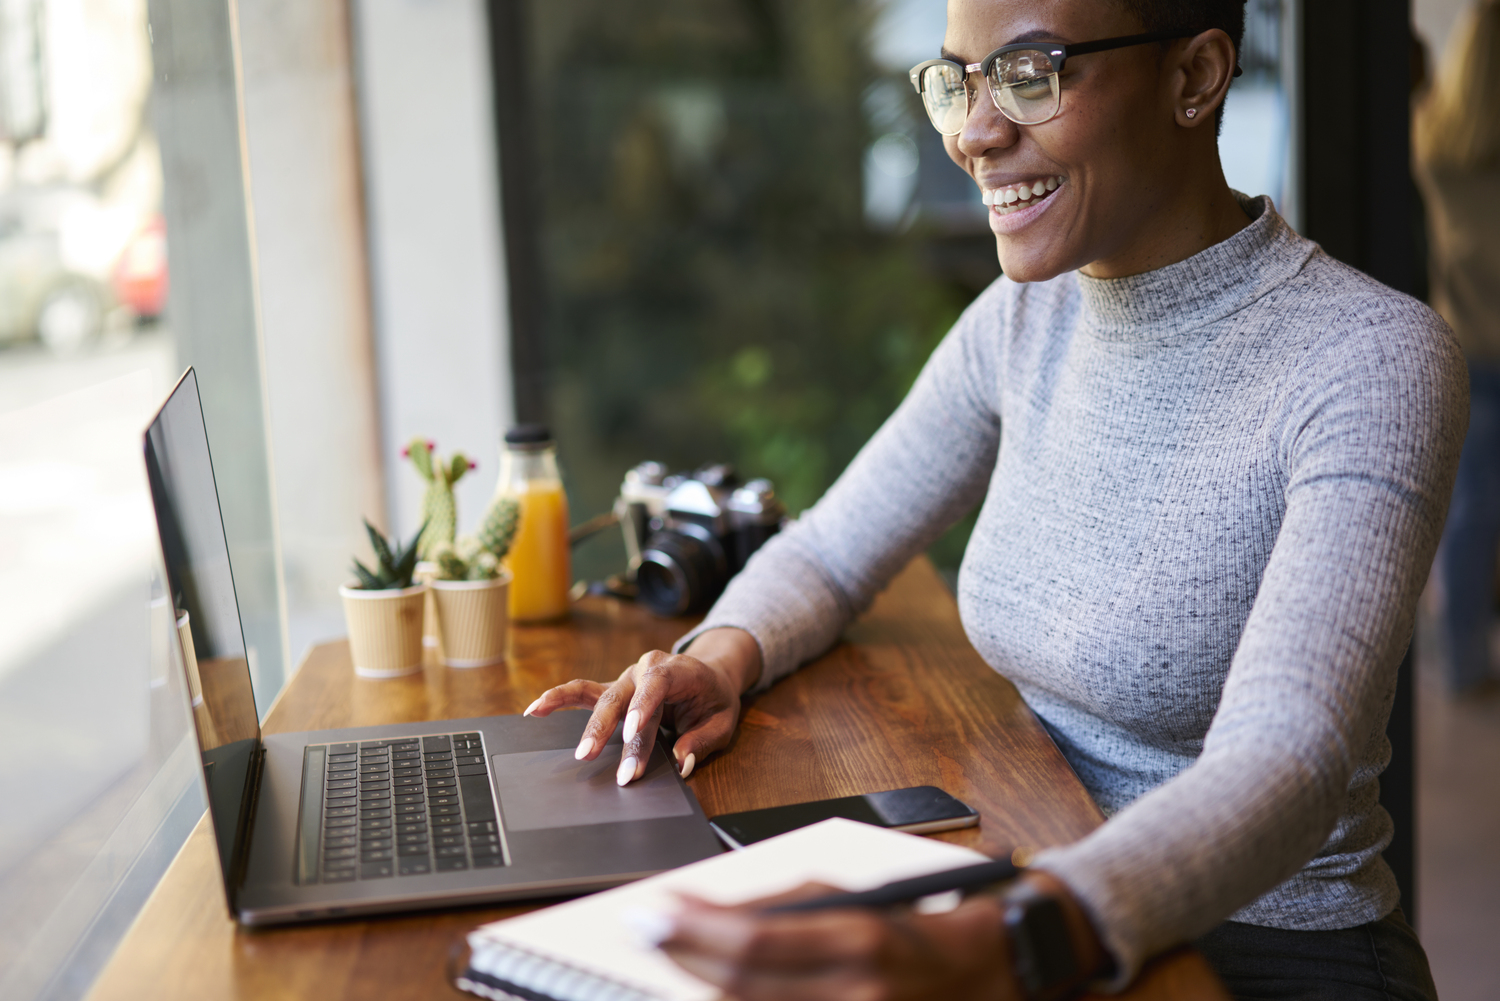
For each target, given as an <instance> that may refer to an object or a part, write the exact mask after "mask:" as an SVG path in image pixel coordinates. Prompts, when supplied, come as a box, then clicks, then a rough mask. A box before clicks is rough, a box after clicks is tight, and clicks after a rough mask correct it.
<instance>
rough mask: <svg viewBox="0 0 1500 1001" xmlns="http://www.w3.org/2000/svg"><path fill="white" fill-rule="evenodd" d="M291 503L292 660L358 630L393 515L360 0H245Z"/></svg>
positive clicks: (273, 375)
mask: <svg viewBox="0 0 1500 1001" xmlns="http://www.w3.org/2000/svg"><path fill="white" fill-rule="evenodd" d="M238 14H239V28H240V49H241V62H242V68H243V74H244V102H245V131H246V140H247V145H248V147H249V158H250V187H251V192H252V199H253V206H254V216H255V227H256V234H255V235H256V249H257V266H258V268H259V288H260V306H261V325H262V333H263V336H264V338H265V357H266V372H267V386H268V395H269V398H270V424H271V429H270V430H271V440H272V458H273V461H274V466H275V492H276V505H277V510H278V513H279V516H280V535H281V544H282V551H283V565H284V568H285V574H286V593H287V606H288V613H289V620H290V621H289V631H290V632H291V634H292V635H291V646H292V656H293V658H294V661H295V660H300V658H301V656H302V653H303V652H304V650H305V648H306V646H307V644H308V643H310V642H314V641H317V640H321V639H326V638H329V637H331V636H338V635H341V634H342V633H343V625H342V613H341V612H340V608H339V598H338V587H339V585H340V584H342V583H344V582H345V581H346V580H347V579H348V577H349V570H348V567H349V559H350V556H351V555H353V554H354V553H355V552H357V551H363V549H364V548H365V547H366V546H367V543H366V542H365V541H364V529H363V527H362V526H361V524H360V518H361V516H367V517H369V518H370V519H371V520H372V521H374V522H376V523H377V524H379V523H382V522H384V521H385V516H386V504H385V483H384V478H383V470H382V449H381V443H380V436H379V417H378V406H377V397H376V377H375V355H374V343H373V335H372V331H371V322H370V309H369V287H368V283H367V280H366V267H365V228H364V205H363V192H362V187H361V179H360V164H359V138H358V129H357V118H356V113H355V94H354V72H353V64H352V53H351V50H350V39H349V29H348V9H347V6H346V3H345V0H239V3H238Z"/></svg>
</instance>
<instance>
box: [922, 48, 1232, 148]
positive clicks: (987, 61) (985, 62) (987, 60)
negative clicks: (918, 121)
mask: <svg viewBox="0 0 1500 1001" xmlns="http://www.w3.org/2000/svg"><path fill="white" fill-rule="evenodd" d="M1198 34H1199V32H1196V31H1150V32H1146V33H1145V34H1141V35H1120V36H1118V37H1116V38H1101V39H1098V40H1097V41H1093V42H1071V43H1068V42H1012V43H1011V44H1009V45H1002V46H1000V47H999V48H998V49H996V50H995V51H994V52H991V53H990V54H989V55H987V56H985V57H984V58H983V59H981V60H979V62H977V63H967V64H965V63H961V62H959V61H958V60H957V59H949V58H948V57H946V56H943V57H940V58H938V59H928V60H926V61H924V62H920V63H917V65H915V66H913V67H912V68H911V72H910V77H911V85H912V89H914V90H915V91H916V92H917V96H918V97H921V96H922V73H923V71H924V70H927V69H929V68H930V67H933V66H941V65H943V64H945V63H946V64H947V65H949V66H957V67H958V68H959V69H960V70H962V71H963V75H964V90H965V92H967V91H968V89H969V74H971V73H976V72H977V73H978V74H979V75H980V76H981V77H983V78H984V81H985V90H987V91H988V92H989V95H990V102H991V103H992V104H994V105H995V110H996V111H998V112H1000V114H1002V115H1005V117H1006V119H1007V120H1009V121H1011V122H1012V123H1014V124H1016V125H1041V124H1043V123H1045V122H1050V121H1052V119H1054V118H1056V117H1057V115H1058V112H1060V111H1062V92H1061V91H1059V92H1058V96H1057V109H1056V110H1054V111H1053V112H1052V114H1050V115H1048V116H1047V117H1046V118H1043V119H1042V120H1041V121H1040V122H1017V121H1015V119H1013V118H1011V117H1010V116H1009V115H1006V114H1005V110H1004V109H1003V108H1001V107H1000V100H999V98H997V97H996V96H995V89H994V86H993V85H992V84H991V83H990V82H989V77H990V69H991V68H992V67H993V66H994V65H995V61H996V60H998V59H999V58H1000V57H1001V56H1004V55H1008V54H1010V53H1012V52H1040V53H1042V54H1044V55H1045V56H1047V58H1048V59H1050V60H1052V73H1051V74H1049V75H1051V76H1058V77H1060V76H1062V72H1063V69H1064V67H1066V66H1067V64H1068V57H1069V56H1086V55H1089V54H1091V53H1094V52H1108V51H1110V50H1112V49H1124V48H1128V47H1130V46H1132V45H1145V44H1147V43H1148V42H1169V41H1175V40H1176V39H1179V38H1194V37H1196V36H1197V35H1198ZM1244 72H1245V71H1244V69H1242V68H1241V67H1240V65H1239V60H1238V59H1236V60H1235V66H1234V75H1235V76H1240V75H1242V74H1243V73H1244ZM967 100H968V102H969V105H968V107H967V109H965V111H964V121H965V123H967V122H968V120H969V115H970V114H971V113H973V111H974V103H973V99H972V98H967ZM922 107H923V110H926V107H927V101H926V98H925V97H924V98H923V100H922ZM927 117H928V121H929V122H931V120H932V115H931V114H930V113H929V114H928V116H927ZM932 127H933V128H934V129H937V131H938V134H939V135H950V134H951V135H962V134H963V129H962V128H960V129H959V130H958V131H957V132H954V133H947V132H944V131H943V130H942V129H938V127H937V125H936V124H935V123H934V124H933V126H932Z"/></svg>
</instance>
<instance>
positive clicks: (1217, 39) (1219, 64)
mask: <svg viewBox="0 0 1500 1001" xmlns="http://www.w3.org/2000/svg"><path fill="white" fill-rule="evenodd" d="M1174 56H1175V57H1176V58H1175V62H1176V66H1175V69H1174V73H1173V75H1172V80H1173V91H1174V92H1173V94H1172V98H1173V102H1174V104H1175V105H1176V107H1175V115H1176V118H1177V124H1178V125H1180V126H1182V127H1183V128H1189V129H1191V128H1197V127H1198V126H1199V125H1202V124H1203V123H1204V122H1208V121H1211V120H1212V119H1213V118H1214V112H1215V111H1217V110H1218V108H1219V105H1221V104H1223V103H1224V95H1225V94H1226V93H1228V91H1229V83H1230V81H1231V80H1233V79H1234V68H1235V52H1234V43H1233V42H1232V41H1230V39H1229V36H1228V35H1227V34H1225V33H1224V32H1223V31H1222V30H1220V29H1218V28H1210V29H1209V30H1208V31H1205V32H1203V34H1201V35H1198V36H1196V37H1194V38H1190V39H1188V41H1187V44H1186V45H1184V46H1182V47H1181V48H1179V49H1177V50H1176V51H1175V52H1174Z"/></svg>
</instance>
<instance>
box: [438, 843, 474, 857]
mask: <svg viewBox="0 0 1500 1001" xmlns="http://www.w3.org/2000/svg"><path fill="white" fill-rule="evenodd" d="M466 854H468V852H467V851H466V850H465V848H464V846H463V845H444V846H443V847H441V848H439V849H438V850H437V856H438V858H440V859H442V858H463V857H464V856H465V855H466Z"/></svg>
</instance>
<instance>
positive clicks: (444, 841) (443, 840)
mask: <svg viewBox="0 0 1500 1001" xmlns="http://www.w3.org/2000/svg"><path fill="white" fill-rule="evenodd" d="M432 843H433V844H435V845H438V846H439V847H442V846H445V845H461V844H463V843H464V836H463V835H462V834H440V835H438V836H437V837H435V838H433V839H432Z"/></svg>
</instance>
